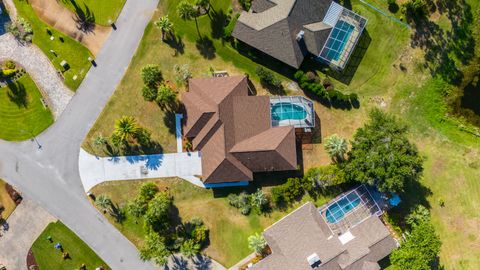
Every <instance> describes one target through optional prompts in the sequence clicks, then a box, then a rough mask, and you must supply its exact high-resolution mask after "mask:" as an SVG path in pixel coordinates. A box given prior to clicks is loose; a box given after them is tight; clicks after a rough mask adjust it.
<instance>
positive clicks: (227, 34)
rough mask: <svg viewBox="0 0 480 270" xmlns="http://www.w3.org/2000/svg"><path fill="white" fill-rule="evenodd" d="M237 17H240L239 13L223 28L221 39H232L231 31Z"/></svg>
mask: <svg viewBox="0 0 480 270" xmlns="http://www.w3.org/2000/svg"><path fill="white" fill-rule="evenodd" d="M238 17H240V13H237V14H235V16H233V18H231V19H230V21H229V22H228V24H227V26H225V27H224V28H223V39H225V40H229V39H230V38H231V37H232V33H233V29H234V28H235V25H236V24H237V20H238Z"/></svg>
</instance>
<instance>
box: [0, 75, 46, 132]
mask: <svg viewBox="0 0 480 270" xmlns="http://www.w3.org/2000/svg"><path fill="white" fill-rule="evenodd" d="M16 74H19V75H12V76H13V77H12V78H11V79H9V80H7V81H6V82H7V86H5V87H0V139H3V140H8V141H23V140H26V139H29V138H32V137H34V136H36V135H38V134H40V133H41V132H42V131H44V130H45V129H46V128H47V127H49V126H50V125H51V124H52V123H53V116H52V113H51V111H50V109H48V107H47V105H46V103H45V102H44V101H43V97H42V94H41V93H40V90H39V89H38V87H37V86H36V84H35V82H34V81H33V80H32V79H31V78H30V76H29V75H28V74H26V73H24V71H23V72H20V71H19V72H18V73H17V72H16ZM22 74H23V75H22ZM12 81H13V82H12Z"/></svg>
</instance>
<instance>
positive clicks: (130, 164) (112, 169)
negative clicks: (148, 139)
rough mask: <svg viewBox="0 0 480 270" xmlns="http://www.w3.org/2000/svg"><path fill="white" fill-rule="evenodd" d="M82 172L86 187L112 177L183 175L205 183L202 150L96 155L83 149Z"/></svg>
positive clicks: (80, 161) (122, 178) (80, 163)
mask: <svg viewBox="0 0 480 270" xmlns="http://www.w3.org/2000/svg"><path fill="white" fill-rule="evenodd" d="M78 165H79V172H80V178H81V180H82V184H83V188H84V189H85V191H88V190H90V189H91V188H92V187H94V186H95V185H98V184H100V183H102V182H105V181H111V180H135V179H148V178H162V177H180V178H183V179H185V180H187V181H189V182H191V183H192V184H195V185H197V186H201V187H204V185H203V183H202V182H201V181H200V179H198V178H197V177H196V175H202V163H201V157H200V153H199V152H191V153H171V154H158V155H144V156H122V157H97V156H94V155H91V154H89V153H87V152H86V151H85V150H83V149H80V154H79V160H78Z"/></svg>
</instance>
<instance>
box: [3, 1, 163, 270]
mask: <svg viewBox="0 0 480 270" xmlns="http://www.w3.org/2000/svg"><path fill="white" fill-rule="evenodd" d="M157 4H158V0H127V2H126V3H125V6H124V8H123V10H122V13H121V14H120V16H119V18H118V20H117V27H118V30H117V31H113V32H112V33H111V34H110V36H109V38H108V39H107V41H106V42H105V44H104V46H103V48H102V49H101V50H100V52H99V53H98V55H97V58H96V62H97V64H98V66H97V67H96V68H91V69H90V70H89V72H88V74H87V76H86V77H85V79H84V80H83V82H82V84H81V85H80V87H79V88H78V90H77V92H76V94H75V95H74V96H73V98H72V99H71V101H70V103H69V104H68V106H67V107H66V108H65V110H64V111H63V113H62V114H61V115H60V116H59V117H58V119H57V121H56V122H55V123H54V124H53V125H52V126H50V127H49V128H48V129H47V130H46V131H45V132H44V133H42V134H40V135H39V136H37V140H38V141H39V142H40V144H41V145H42V148H41V149H38V147H37V146H36V144H35V142H31V141H25V142H21V143H14V142H6V141H2V140H0V153H2V155H0V178H2V179H4V180H5V181H7V182H8V183H10V184H12V185H14V186H16V187H17V188H18V189H19V190H21V191H22V194H23V195H24V197H25V198H28V199H31V200H34V201H35V202H37V203H38V204H39V205H41V206H42V207H43V208H45V209H46V210H48V211H49V212H50V213H51V214H53V215H54V216H55V217H57V218H58V219H59V220H61V221H62V222H63V223H64V224H65V225H66V226H68V227H69V228H70V229H71V230H72V231H73V232H75V233H76V234H77V235H78V236H79V237H80V238H81V239H82V240H83V241H84V242H85V243H86V244H87V245H89V246H90V247H91V248H92V250H93V251H95V252H96V253H97V254H98V255H99V256H100V257H101V258H102V259H103V260H104V261H105V262H106V263H107V264H108V265H109V266H110V267H111V268H112V269H115V270H123V269H126V270H127V269H128V270H130V269H141V270H151V269H156V267H154V266H153V265H152V263H150V262H142V261H141V260H140V259H139V256H138V250H137V249H136V247H135V246H134V245H133V244H132V243H131V242H130V241H128V240H127V239H126V238H125V236H123V235H122V234H121V233H120V232H119V231H118V230H117V229H116V228H115V227H114V226H113V225H111V224H110V223H109V222H108V221H107V220H106V218H105V217H104V216H103V215H102V214H101V213H99V212H98V211H97V210H96V209H95V208H94V207H93V206H92V205H91V203H90V202H89V201H88V200H87V198H86V196H85V191H84V189H83V186H82V182H81V180H80V175H79V170H78V158H79V151H80V145H81V143H82V141H83V139H84V138H85V136H86V135H87V133H88V131H89V129H90V128H91V127H92V126H93V124H94V122H95V120H96V119H97V117H98V115H99V114H100V112H101V111H102V110H103V108H104V107H105V105H106V103H107V101H108V100H109V98H110V96H111V95H112V94H113V92H114V91H115V89H116V87H117V85H118V84H119V83H120V81H121V79H122V77H123V75H124V73H125V70H126V69H127V68H128V65H129V63H130V61H131V59H132V57H133V55H134V53H135V51H136V49H137V47H138V45H139V43H140V40H141V38H142V36H143V33H144V30H145V27H146V26H147V24H148V22H149V21H150V19H151V18H152V15H153V12H154V11H155V9H156V7H157ZM7 56H8V54H7Z"/></svg>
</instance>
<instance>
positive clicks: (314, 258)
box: [307, 253, 322, 269]
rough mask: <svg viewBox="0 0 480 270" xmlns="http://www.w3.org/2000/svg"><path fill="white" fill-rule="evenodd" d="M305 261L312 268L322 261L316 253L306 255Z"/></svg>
mask: <svg viewBox="0 0 480 270" xmlns="http://www.w3.org/2000/svg"><path fill="white" fill-rule="evenodd" d="M307 261H308V263H309V264H310V266H311V267H312V268H313V269H315V268H317V267H319V266H320V264H321V263H322V262H321V261H320V258H319V257H318V255H317V253H313V254H312V255H310V256H308V257H307Z"/></svg>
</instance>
